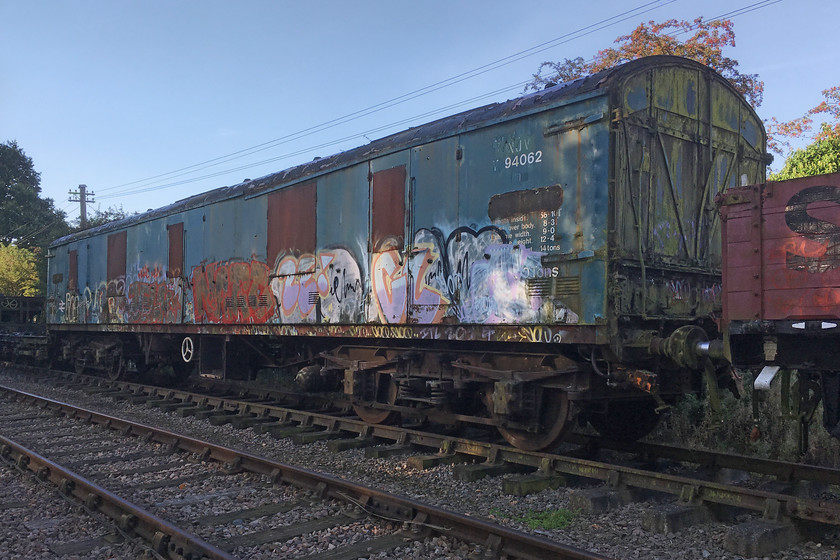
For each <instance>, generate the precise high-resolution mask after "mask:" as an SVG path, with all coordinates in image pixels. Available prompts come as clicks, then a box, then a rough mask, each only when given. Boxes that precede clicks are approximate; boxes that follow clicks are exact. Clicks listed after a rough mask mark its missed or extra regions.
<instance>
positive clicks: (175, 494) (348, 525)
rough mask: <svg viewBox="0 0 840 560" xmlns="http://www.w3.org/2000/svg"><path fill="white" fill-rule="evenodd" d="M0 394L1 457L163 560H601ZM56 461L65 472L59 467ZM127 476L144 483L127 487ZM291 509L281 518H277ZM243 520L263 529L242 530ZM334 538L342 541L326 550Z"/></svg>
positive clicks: (342, 484) (54, 404)
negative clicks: (412, 559)
mask: <svg viewBox="0 0 840 560" xmlns="http://www.w3.org/2000/svg"><path fill="white" fill-rule="evenodd" d="M3 391H4V392H5V393H6V395H8V398H7V400H6V402H5V406H4V413H3V414H2V415H0V430H2V432H3V433H4V434H7V435H4V436H3V437H0V454H2V456H3V457H4V458H5V459H6V460H7V461H9V462H11V463H13V464H15V465H17V466H18V467H19V468H20V469H27V470H29V471H31V472H32V473H34V474H35V475H36V476H37V477H39V478H40V479H42V480H49V481H51V482H53V483H54V484H55V485H56V486H57V488H58V490H59V491H60V492H62V493H64V494H67V495H72V496H74V497H75V498H76V499H78V500H79V502H80V503H82V504H84V506H85V507H86V508H88V509H91V510H96V511H99V512H102V513H105V514H106V515H108V516H109V517H111V518H112V519H113V520H114V522H115V523H116V525H117V526H118V527H119V528H120V530H121V531H122V532H124V533H127V534H130V535H132V536H136V537H140V538H142V539H143V540H144V541H145V542H146V543H148V546H150V547H151V549H152V550H153V551H154V553H155V554H158V555H161V556H163V557H168V558H214V559H216V558H218V559H228V558H259V557H275V555H277V554H280V555H287V556H292V555H294V556H299V555H302V554H317V555H318V557H319V558H336V559H338V558H359V557H371V556H374V555H376V554H378V553H380V552H384V553H386V554H387V555H388V556H387V557H395V558H396V557H404V556H407V555H410V554H412V553H413V547H412V544H411V543H412V541H417V540H420V539H424V538H426V537H427V536H428V535H429V534H434V535H435V536H445V537H447V538H459V539H466V540H467V541H468V542H472V543H478V544H479V546H478V547H477V548H476V549H475V550H474V553H475V554H479V555H481V554H484V553H485V550H486V551H488V552H489V553H490V554H492V555H501V556H504V557H509V558H544V557H551V558H568V559H602V558H606V557H604V556H602V555H598V554H591V553H586V552H584V551H582V550H578V549H574V548H572V547H568V546H563V545H560V544H558V543H555V542H552V541H548V540H546V539H540V538H538V537H533V536H530V535H526V534H523V533H519V532H517V531H514V530H511V529H508V528H505V527H502V526H499V525H494V524H491V523H488V522H486V521H482V520H479V519H474V518H468V517H465V516H462V515H459V514H455V513H452V512H447V511H445V510H443V509H441V508H438V507H435V506H432V505H429V504H424V503H421V502H417V501H414V500H409V499H406V498H400V497H398V496H394V495H391V494H388V493H385V492H381V491H378V490H376V489H373V488H368V487H363V486H360V485H357V484H353V483H350V482H347V481H343V480H340V479H337V478H335V477H332V476H328V475H324V474H321V473H316V472H313V471H309V470H306V469H301V468H297V467H293V466H290V465H285V464H283V463H279V462H277V461H272V460H269V459H267V458H263V457H259V456H256V455H252V454H249V453H244V452H237V451H235V450H233V449H230V448H227V447H224V446H219V445H215V444H212V443H210V442H206V441H201V440H197V439H194V438H190V437H187V436H184V435H182V434H176V433H172V432H168V431H165V430H160V429H156V428H153V427H150V426H145V425H142V424H138V423H135V422H129V421H126V420H123V419H120V418H117V417H114V416H109V415H105V414H101V413H97V412H95V411H91V410H87V409H82V408H79V407H75V406H72V405H69V404H67V403H61V402H58V401H55V400H52V399H45V398H42V397H38V396H36V395H33V394H31V393H25V392H21V391H15V390H13V389H10V388H4V389H3ZM12 437H14V438H15V439H14V440H13V439H11V438H12ZM62 458H64V459H65V460H69V461H70V464H69V465H67V464H65V465H62V464H60V463H59V462H58V461H60V460H61V459H62ZM103 465H104V466H105V468H104V469H103V468H101V467H102V466H103ZM76 471H80V472H76ZM138 475H144V476H143V479H144V480H145V481H144V482H137V476H138ZM149 476H151V477H152V480H148V478H149ZM211 479H212V486H213V490H212V491H211V492H207V490H206V489H205V488H206V486H207V484H208V480H211ZM278 484H282V485H283V486H284V489H283V490H282V491H279V492H278V490H277V489H276V486H277V485H278ZM289 488H293V490H289ZM243 496H246V497H247V503H248V507H247V508H245V509H242V507H241V503H240V502H241V501H242V500H243V498H242V497H243ZM210 500H222V501H225V500H227V501H228V502H232V504H233V506H232V507H234V508H235V509H233V510H231V511H224V512H217V513H214V514H211V515H207V514H206V513H205V514H203V515H199V516H196V515H195V514H196V512H197V511H198V512H203V510H204V508H202V507H195V506H198V505H201V504H207V503H209V501H210ZM290 512H294V516H293V517H294V520H293V521H292V522H288V521H287V520H285V519H282V518H281V519H277V516H282V515H289V514H290ZM252 519H253V520H256V522H262V525H261V524H260V523H257V525H256V526H255V525H254V523H248V524H247V525H245V522H246V521H250V520H252ZM383 519H385V520H387V521H382V520H383ZM237 521H238V522H239V525H236V522H237ZM182 527H191V530H186V529H183V528H182ZM242 527H245V529H242ZM240 529H241V530H240ZM324 532H328V533H329V535H328V536H326V537H324V536H323V535H322V534H323V533H324ZM295 539H298V540H302V541H303V542H294V543H292V541H294V540H295ZM336 540H338V541H339V542H340V541H346V542H347V544H345V545H343V546H336V545H335V541H336ZM307 541H311V542H307ZM290 543H292V544H290Z"/></svg>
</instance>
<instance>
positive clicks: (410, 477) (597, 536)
mask: <svg viewBox="0 0 840 560" xmlns="http://www.w3.org/2000/svg"><path fill="white" fill-rule="evenodd" d="M0 383H2V384H5V385H9V386H14V387H18V388H20V389H22V390H31V391H33V392H39V393H41V394H44V395H46V396H50V397H52V398H56V399H60V400H66V401H68V402H73V403H75V404H78V405H80V406H86V407H90V408H96V409H97V410H102V411H104V412H106V413H111V414H115V415H118V416H123V417H126V418H130V419H132V420H135V421H139V422H142V423H145V424H150V425H155V426H159V427H162V428H164V429H168V430H172V431H176V432H182V433H185V434H188V435H190V436H192V437H196V438H200V439H206V440H212V441H214V442H218V443H221V444H223V445H227V446H229V447H234V448H238V449H242V450H246V451H249V452H251V453H255V454H259V455H263V456H266V457H270V458H272V459H275V460H278V461H282V462H285V463H289V464H293V465H298V466H302V467H304V468H310V469H313V470H319V471H323V472H329V473H332V474H334V475H336V476H338V477H341V478H344V479H348V480H351V481H354V482H358V483H360V484H365V485H370V486H375V487H378V488H382V489H385V490H387V491H390V492H392V493H395V494H400V495H403V496H407V497H410V498H414V499H417V500H422V501H428V502H431V503H434V504H436V505H440V506H443V507H446V508H448V509H450V510H453V511H457V512H460V513H463V514H466V515H473V516H480V517H484V518H487V519H491V520H493V521H495V522H497V523H501V524H504V525H507V526H510V527H513V528H516V529H519V530H522V531H526V532H530V533H535V534H538V535H540V536H543V537H547V538H550V539H553V540H555V541H558V542H561V543H563V544H566V545H571V546H575V547H578V548H582V549H586V550H590V551H594V552H598V553H600V554H603V555H606V556H611V557H614V558H621V559H623V558H640V559H653V560H670V559H675V560H676V559H679V560H708V559H720V560H736V559H739V558H741V557H740V556H738V555H735V554H732V553H730V552H727V551H726V550H725V549H724V548H723V543H724V540H725V536H726V534H727V531H728V529H729V527H730V526H731V524H726V523H718V522H716V523H709V524H705V525H701V526H696V527H692V528H690V529H686V530H683V531H680V532H679V533H676V534H674V533H669V534H655V533H650V532H648V531H645V530H644V529H642V526H641V520H642V517H643V515H644V514H645V512H647V511H650V510H655V509H657V508H659V507H661V505H662V504H664V503H668V502H670V501H672V500H670V499H663V500H662V501H659V502H657V501H645V502H636V503H632V504H629V505H627V506H624V507H620V508H617V509H615V510H613V511H611V512H609V513H606V514H594V515H589V514H585V513H577V514H576V515H575V516H574V517H573V519H572V520H571V522H570V523H569V524H568V526H566V527H565V528H562V529H541V528H539V527H537V528H530V527H529V526H528V524H527V522H526V519H527V518H528V517H529V516H530V515H533V514H535V513H538V512H545V511H551V510H559V509H564V508H569V507H570V506H569V504H570V494H571V492H573V489H567V488H561V489H558V490H548V491H544V492H540V493H538V494H533V495H529V496H524V497H515V496H510V495H506V494H504V493H503V492H502V484H501V479H500V478H485V479H482V480H479V481H477V482H469V483H467V482H461V481H458V480H456V479H455V478H454V477H453V475H452V467H451V466H450V465H442V466H438V467H435V468H432V469H428V470H423V471H421V470H416V469H413V468H411V467H409V466H408V465H407V462H406V458H407V457H406V456H395V457H389V458H386V459H374V460H371V459H367V458H365V456H364V451H363V450H349V451H345V452H342V453H338V454H334V453H331V452H329V451H328V450H327V447H326V444H325V443H323V442H319V443H315V444H311V445H306V446H295V445H293V444H292V443H291V442H290V440H288V439H285V440H275V439H273V438H272V437H271V436H269V435H267V434H261V435H258V434H255V433H254V432H253V431H252V430H237V429H234V428H232V427H231V426H230V425H225V426H220V427H216V426H211V425H210V424H209V423H207V422H205V421H198V420H195V419H194V418H181V417H178V416H176V415H174V414H162V413H161V412H160V411H158V410H156V409H150V408H146V407H144V406H135V405H129V404H126V403H115V402H113V401H110V400H106V399H102V398H101V396H88V395H86V394H84V393H82V392H79V391H75V390H72V391H71V390H68V389H55V388H51V387H44V386H41V385H39V384H37V383H32V382H30V381H27V380H25V379H24V378H23V377H21V376H18V375H15V374H10V373H7V372H5V371H3V372H0ZM274 491H275V492H281V493H282V492H286V491H287V490H285V489H282V488H281V489H275V490H274ZM150 497H151V496H150ZM154 500H165V498H163V497H162V496H157V495H155V496H154ZM219 505H220V506H222V507H228V508H229V510H230V509H236V507H235V506H231V505H229V504H228V505H227V506H225V505H224V504H222V503H220V504H219ZM330 507H332V506H330ZM335 507H339V506H337V505H336V506H335ZM198 509H200V508H198ZM196 514H197V515H199V516H200V515H206V514H207V512H206V511H204V512H202V511H197V512H196ZM246 523H247V522H246ZM372 526H373V527H377V526H379V525H376V524H372ZM319 538H322V540H323V542H324V543H325V544H324V546H326V547H329V546H330V544H332V545H336V542H341V541H340V540H339V539H340V536H339V535H325V536H321V537H316V541H317V540H318V539H319ZM311 543H312V539H309V541H308V542H307V543H306V545H305V546H298V545H300V543H297V545H296V544H294V543H291V541H290V542H289V543H285V544H284V545H281V546H279V547H278V545H276V544H274V545H271V546H268V545H266V547H263V548H261V549H260V550H251V551H250V552H249V555H248V557H249V558H277V557H284V556H287V555H289V551H290V550H292V549H294V550H295V551H297V552H296V554H302V553H304V551H310V553H316V552H317V551H319V550H326V548H317V546H316V545H317V543H316V545H312V544H311ZM0 545H2V541H0ZM282 546H287V547H293V548H292V549H289V548H287V549H285V550H284V549H283V548H282ZM2 548H3V547H2V546H0V550H2ZM117 557H119V556H117ZM391 557H393V558H447V559H448V558H451V559H456V558H469V559H472V560H475V559H478V558H483V557H484V553H483V551H482V550H481V549H477V548H475V547H472V546H470V545H467V544H464V543H458V542H452V541H450V540H449V539H444V538H436V539H426V540H425V541H421V542H413V543H410V544H408V545H407V546H406V547H405V548H404V549H402V550H399V551H398V554H396V555H392V556H388V555H380V556H372V558H391ZM763 558H766V559H778V560H838V559H840V531H831V532H829V533H828V534H827V535H824V536H823V537H821V539H820V542H814V541H806V542H802V543H799V544H797V545H795V546H793V547H791V548H789V549H787V550H785V551H782V552H777V553H773V554H770V555H767V556H765V557H763Z"/></svg>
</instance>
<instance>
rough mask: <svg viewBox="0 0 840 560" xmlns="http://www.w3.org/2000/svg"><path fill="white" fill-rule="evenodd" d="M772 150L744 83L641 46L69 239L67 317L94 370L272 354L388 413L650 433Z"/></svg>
mask: <svg viewBox="0 0 840 560" xmlns="http://www.w3.org/2000/svg"><path fill="white" fill-rule="evenodd" d="M764 169H765V133H764V129H763V126H762V124H761V121H760V120H759V119H758V118H757V116H756V114H755V113H754V111H753V110H752V109H751V108H750V106H749V105H748V104H747V103H746V102H745V101H744V99H743V97H742V96H741V95H740V94H738V93H737V92H736V91H735V89H733V87H732V86H731V85H730V84H729V83H728V82H727V81H726V80H725V79H724V78H722V77H721V76H719V75H718V74H716V73H715V72H713V71H712V70H710V69H709V68H707V67H705V66H702V65H700V64H698V63H695V62H692V61H689V60H686V59H682V58H676V57H651V58H646V59H641V60H637V61H633V62H628V63H626V64H624V65H622V66H619V67H616V68H613V69H610V70H606V71H603V72H600V73H598V74H594V75H592V76H589V77H586V78H582V79H579V80H575V81H573V82H570V83H566V84H560V85H556V86H553V87H549V88H546V89H544V90H542V91H539V92H537V93H532V94H529V95H525V96H523V97H520V98H517V99H513V100H511V101H507V102H504V103H497V104H492V105H488V106H485V107H480V108H477V109H474V110H469V111H466V112H463V113H460V114H456V115H453V116H450V117H446V118H443V119H440V120H437V121H434V122H431V123H429V124H426V125H422V126H418V127H415V128H410V129H408V130H405V131H404V132H400V133H397V134H394V135H391V136H388V137H386V138H382V139H380V140H376V141H373V142H370V143H368V144H365V145H363V146H361V147H359V148H356V149H352V150H349V151H345V152H342V153H339V154H337V155H333V156H331V157H325V158H316V159H315V160H314V161H311V162H309V163H306V164H304V165H300V166H297V167H293V168H291V169H287V170H285V171H282V172H279V173H276V174H272V175H269V176H266V177H263V178H260V179H256V180H246V181H244V182H242V183H240V184H237V185H234V186H228V187H223V188H219V189H216V190H213V191H210V192H207V193H205V194H201V195H197V196H193V197H191V198H187V199H185V200H181V201H178V202H176V203H174V204H172V205H170V206H167V207H164V208H160V209H157V210H153V211H149V212H147V213H145V214H141V215H138V216H135V217H132V218H129V219H126V220H122V221H119V222H115V223H111V224H106V225H104V226H101V227H98V228H95V229H91V230H88V231H84V232H81V233H77V234H74V235H71V236H68V237H64V238H62V239H59V240H57V241H56V242H55V243H54V244H53V245H52V247H51V253H50V255H51V259H50V274H51V283H50V286H49V301H48V317H49V322H50V323H51V324H52V327H53V328H54V329H55V330H57V331H61V332H62V333H63V334H64V335H65V336H63V337H61V344H62V348H61V350H60V353H61V356H62V357H63V358H64V359H65V360H67V361H68V362H71V363H73V364H74V365H75V366H76V368H77V369H98V370H100V371H103V372H107V373H108V374H110V375H114V376H116V375H122V374H123V373H124V372H126V373H128V372H133V371H137V370H143V369H145V368H150V367H154V366H157V365H160V364H167V365H168V366H171V367H172V368H174V369H175V370H176V371H178V372H185V371H199V372H200V373H202V374H204V375H219V376H234V375H247V372H249V371H254V370H255V369H257V368H263V367H266V366H270V367H275V368H279V369H280V370H283V371H295V372H298V373H297V379H298V381H299V382H300V383H301V385H302V386H303V387H305V388H307V389H308V390H316V389H318V388H323V389H325V390H330V391H334V390H339V391H344V392H345V393H346V394H347V396H348V398H350V399H351V400H352V402H353V403H354V405H355V409H356V411H357V413H358V414H359V415H360V416H361V417H362V418H363V419H365V420H367V421H369V422H374V423H376V422H385V421H387V420H391V419H394V417H395V415H398V414H400V413H402V414H404V415H405V414H409V413H411V414H414V415H418V414H419V415H422V416H424V417H425V418H435V416H436V415H445V414H449V415H452V414H458V415H461V416H459V418H463V417H464V415H468V416H473V417H477V418H481V419H482V421H483V423H485V424H486V423H487V421H488V419H491V421H492V422H493V423H494V424H495V425H496V426H497V427H498V429H499V431H500V432H501V434H502V435H503V436H504V437H505V438H506V439H507V440H508V441H509V442H511V443H512V444H514V445H516V446H519V447H521V448H527V449H540V448H546V447H548V446H551V445H552V444H554V443H556V442H557V441H559V439H560V438H561V437H562V436H563V434H564V433H565V432H566V430H567V429H568V428H569V426H570V425H571V424H573V420H575V418H577V419H578V420H586V421H589V422H591V423H592V424H593V425H594V426H595V427H596V428H597V429H598V430H600V431H603V432H607V433H610V434H612V435H614V436H620V437H628V438H630V437H639V436H641V435H643V434H645V433H646V432H648V431H649V430H650V429H651V428H652V427H653V425H654V424H655V423H656V421H657V418H658V412H659V411H660V410H662V409H663V408H664V407H667V405H668V404H669V403H671V402H672V401H673V399H674V398H675V397H676V396H677V395H679V394H682V393H684V392H686V391H693V390H697V389H698V387H699V383H700V380H701V379H702V377H703V374H702V372H704V371H706V373H707V374H708V373H709V371H708V370H709V367H710V366H709V365H708V359H707V354H708V348H709V345H707V344H704V343H705V341H706V340H708V339H709V338H712V337H714V336H715V334H714V328H715V327H714V321H713V319H714V315H715V313H717V312H718V311H719V307H720V301H721V298H720V291H721V281H720V234H719V229H720V228H719V218H718V217H717V216H718V215H717V212H716V207H715V205H714V198H715V195H716V194H717V193H718V192H719V191H721V190H723V189H724V188H726V187H730V186H735V185H740V184H748V183H756V182H761V181H762V180H763V179H764ZM712 373H715V372H714V368H713V367H712ZM450 417H451V416H450Z"/></svg>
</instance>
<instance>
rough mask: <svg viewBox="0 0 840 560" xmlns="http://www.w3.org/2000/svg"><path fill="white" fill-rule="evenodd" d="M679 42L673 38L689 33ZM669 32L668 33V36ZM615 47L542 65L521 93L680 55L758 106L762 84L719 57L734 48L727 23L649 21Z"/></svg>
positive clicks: (699, 19) (733, 38)
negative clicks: (710, 71) (649, 58)
mask: <svg viewBox="0 0 840 560" xmlns="http://www.w3.org/2000/svg"><path fill="white" fill-rule="evenodd" d="M692 32H693V35H691V36H690V37H689V38H688V39H686V40H685V41H681V40H679V39H677V38H676V36H677V35H681V34H684V33H692ZM669 33H672V34H669ZM615 42H616V43H617V44H618V47H616V48H608V49H604V50H601V51H598V53H597V54H596V55H595V56H594V57H593V58H592V60H591V61H590V62H587V61H585V60H584V59H583V58H581V57H578V58H574V59H568V58H567V59H565V60H564V61H563V62H543V63H542V64H541V65H540V67H539V69H538V70H537V73H536V74H534V75H533V80H531V81H530V82H528V84H527V85H526V86H525V91H530V90H533V91H538V90H540V89H542V88H543V87H545V86H546V85H548V84H553V83H559V82H567V81H570V80H573V79H576V78H580V77H583V76H585V75H588V74H593V73H595V72H600V71H601V70H606V69H607V68H612V67H613V66H617V65H619V64H622V63H624V62H628V61H630V60H635V59H637V58H642V57H645V56H652V55H657V54H665V55H674V56H684V57H686V58H690V59H692V60H696V61H698V62H701V63H703V64H705V65H706V66H709V67H710V68H713V69H714V70H716V71H717V72H718V73H719V74H721V75H722V76H723V77H724V78H726V79H727V80H729V82H730V83H731V84H732V85H733V86H734V87H735V89H737V90H738V91H739V92H741V94H743V95H744V97H746V98H747V100H748V101H749V102H750V103H751V104H752V105H753V106H754V107H758V106H759V105H761V101H762V97H763V95H764V82H762V81H761V80H759V79H758V75H757V74H742V73H741V72H740V71H739V70H738V62H737V61H736V60H734V59H732V58H729V57H726V56H724V55H723V48H724V47H727V46H730V47H734V46H735V31H734V30H733V23H732V21H731V20H716V21H703V18H702V17H699V18H697V19H695V20H694V21H693V22H688V21H677V20H675V19H669V20H668V21H664V22H662V23H656V22H654V21H649V22H648V23H642V24H640V25H639V26H638V27H637V28H636V29H634V30H633V31H632V32H631V33H630V35H622V36H621V37H619V38H618V39H616V40H615Z"/></svg>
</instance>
